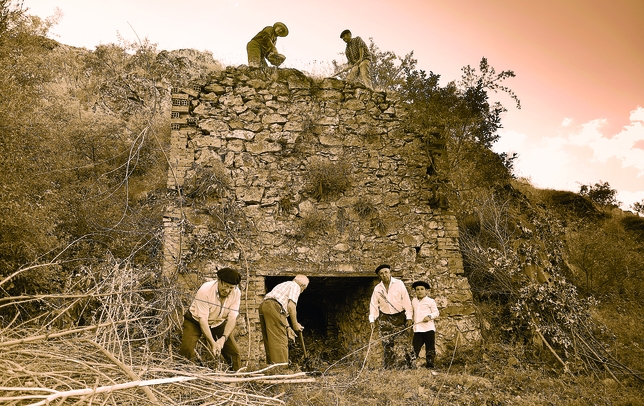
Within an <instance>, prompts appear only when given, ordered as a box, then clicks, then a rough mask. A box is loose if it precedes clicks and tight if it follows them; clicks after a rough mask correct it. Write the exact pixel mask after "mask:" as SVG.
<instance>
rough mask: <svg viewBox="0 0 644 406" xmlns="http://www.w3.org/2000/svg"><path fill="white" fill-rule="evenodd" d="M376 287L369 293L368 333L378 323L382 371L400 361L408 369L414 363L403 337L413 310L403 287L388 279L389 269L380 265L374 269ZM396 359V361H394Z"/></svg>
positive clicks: (412, 355)
mask: <svg viewBox="0 0 644 406" xmlns="http://www.w3.org/2000/svg"><path fill="white" fill-rule="evenodd" d="M376 274H377V275H378V277H379V278H380V283H379V284H377V285H376V287H375V288H374V289H373V294H372V295H371V303H370V304H369V322H370V323H371V329H372V330H373V328H374V323H375V322H376V320H378V327H379V328H380V339H381V340H382V347H383V352H384V360H383V361H384V367H385V369H391V368H395V367H396V363H397V362H396V358H398V357H404V360H405V364H406V366H407V367H408V368H411V367H412V361H413V360H414V359H415V357H414V353H413V351H412V350H411V348H410V345H409V344H410V342H409V341H410V340H409V336H410V335H409V334H403V332H404V331H405V330H407V328H408V327H411V325H412V315H413V309H412V307H411V300H410V299H409V293H408V292H407V288H406V287H405V284H404V283H403V281H401V280H400V279H396V278H394V277H392V276H391V267H390V266H389V265H386V264H383V265H380V266H379V267H378V268H376ZM397 356H398V357H397Z"/></svg>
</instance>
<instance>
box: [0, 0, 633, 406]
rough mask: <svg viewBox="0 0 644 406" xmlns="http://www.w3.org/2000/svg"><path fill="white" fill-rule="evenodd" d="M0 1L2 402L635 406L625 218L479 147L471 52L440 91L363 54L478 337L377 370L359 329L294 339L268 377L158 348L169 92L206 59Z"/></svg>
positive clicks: (176, 304) (496, 118) (628, 220)
mask: <svg viewBox="0 0 644 406" xmlns="http://www.w3.org/2000/svg"><path fill="white" fill-rule="evenodd" d="M0 5H2V7H3V10H4V11H11V10H12V9H10V8H9V6H8V5H6V4H5V3H0ZM0 16H1V17H2V19H3V20H2V22H3V24H0V29H1V30H2V32H0V34H1V35H0V70H1V71H2V72H3V75H2V76H0V90H1V91H2V94H3V97H2V98H0V115H1V116H2V117H3V120H2V125H1V127H0V129H1V141H0V162H1V164H2V167H3V171H2V172H1V173H0V199H1V205H0V207H2V209H3V210H2V213H1V214H0V288H1V289H2V295H1V296H0V329H1V330H0V354H1V356H0V386H1V387H2V388H0V401H2V403H3V404H16V405H22V404H31V403H32V402H41V403H40V404H44V402H45V400H44V398H45V396H46V395H47V396H52V397H53V398H52V399H56V400H53V402H52V403H50V404H56V403H55V402H59V403H57V404H67V403H64V400H62V399H63V398H65V397H66V396H70V397H69V398H68V402H71V403H70V404H89V403H93V404H95V403H96V402H103V403H104V404H137V405H142V404H159V403H161V404H177V405H179V404H233V403H235V402H237V403H243V404H283V403H284V404H314V405H327V404H329V405H330V404H340V405H343V404H345V405H348V404H374V405H375V404H392V405H393V404H410V405H416V404H418V405H420V404H428V403H430V402H431V404H447V403H448V402H449V404H463V405H515V404H523V405H533V404H556V405H560V404H561V405H574V404H580V405H581V404H606V405H641V404H644V401H642V397H641V394H642V392H643V389H644V385H643V379H644V378H643V376H642V371H644V333H642V329H641V328H640V326H641V325H642V323H644V316H642V314H643V310H644V298H643V297H642V295H641V293H640V292H642V290H643V288H644V285H643V284H644V219H643V218H642V217H639V216H638V215H637V214H633V213H629V212H623V211H621V210H619V209H618V208H616V206H614V205H612V204H611V203H610V201H609V202H606V201H603V200H601V199H593V196H595V195H593V194H592V193H573V192H566V191H556V190H541V189H537V188H535V187H533V186H531V185H530V183H529V182H527V181H525V180H521V179H516V178H514V177H513V175H512V159H513V158H512V157H508V156H505V155H498V154H495V153H494V152H492V151H491V149H490V147H491V146H492V145H493V144H494V142H495V141H496V139H497V138H498V129H499V128H500V126H501V119H502V113H503V111H504V107H503V106H500V105H498V104H490V102H489V101H488V91H489V90H490V89H491V88H493V87H494V86H495V85H499V84H500V83H499V81H503V80H505V79H508V78H511V77H512V76H513V73H512V72H509V71H508V72H502V73H501V74H500V75H495V74H493V73H494V69H493V68H492V67H490V66H489V65H487V61H486V60H485V59H483V60H482V61H481V64H480V66H479V67H478V71H477V70H476V69H473V68H470V67H468V68H469V69H466V70H465V77H464V78H463V81H462V82H459V83H450V84H448V85H446V86H444V87H441V86H439V85H438V83H439V81H438V78H439V76H438V75H436V74H434V73H429V74H427V73H426V72H423V71H419V70H416V69H415V64H414V62H413V60H410V59H409V58H406V59H405V61H406V62H405V63H407V64H408V65H407V66H408V67H409V70H408V71H406V74H405V75H403V76H397V77H395V78H393V77H387V75H386V73H387V72H388V70H387V69H374V70H375V71H377V72H379V75H380V76H379V77H378V80H377V81H375V83H378V84H379V86H382V87H384V88H386V89H387V90H389V91H390V92H396V93H397V94H399V95H400V97H401V98H403V100H405V102H406V103H407V104H408V106H409V108H410V113H409V114H408V115H407V119H406V121H405V126H406V129H408V130H409V131H410V132H413V133H416V134H418V136H419V141H420V142H419V145H421V147H419V148H418V150H417V151H413V153H422V154H426V155H427V156H431V157H432V160H433V162H434V165H433V166H431V167H430V168H428V169H427V175H428V176H427V184H424V185H423V187H424V188H426V190H427V191H428V192H430V194H431V195H432V196H433V197H432V199H431V204H432V205H434V206H436V207H439V208H441V209H445V210H450V211H452V212H454V213H455V215H456V218H457V220H458V224H459V227H460V240H459V243H460V250H461V253H462V256H463V258H464V262H465V264H464V265H465V271H466V276H467V278H468V280H469V284H470V286H471V287H472V291H473V293H474V299H475V305H476V310H477V318H478V322H479V323H480V325H481V327H482V335H483V339H482V341H481V343H480V345H478V346H475V347H470V348H464V347H462V346H461V344H459V341H458V339H456V340H455V342H454V344H453V345H450V346H449V347H448V348H447V351H446V352H445V353H444V354H443V355H441V357H440V358H439V359H437V368H436V370H435V371H433V372H425V371H423V370H413V371H387V372H385V371H382V370H380V369H378V368H377V367H373V365H369V364H367V363H366V359H367V356H368V353H369V352H370V351H374V348H375V347H377V346H378V345H379V339H378V338H377V337H375V336H372V337H364V345H363V346H359V347H358V348H356V349H355V351H353V352H351V353H348V354H337V353H335V352H334V351H331V350H329V349H328V348H324V343H321V342H309V343H308V346H309V347H310V348H308V349H309V358H307V359H304V357H303V354H302V353H301V352H300V348H299V347H298V345H297V344H294V346H293V348H292V360H293V362H294V365H293V368H292V369H293V374H291V375H289V376H286V377H274V376H273V377H272V378H271V376H270V372H269V373H267V374H266V375H264V373H263V372H258V373H255V374H253V373H251V372H249V371H256V370H258V369H261V368H262V367H263V365H255V364H248V365H246V368H247V369H246V370H245V371H242V372H240V373H237V374H231V373H228V374H226V373H224V372H223V371H221V365H219V363H218V361H217V360H215V359H213V358H212V356H211V355H210V354H209V353H208V352H207V351H205V349H204V350H203V351H202V353H203V358H202V360H201V362H202V365H196V364H192V363H188V362H186V361H185V360H182V359H181V358H180V357H179V356H178V351H177V346H178V343H179V339H180V333H181V328H180V324H179V319H178V317H177V316H178V315H177V314H176V309H178V308H180V304H181V303H182V302H183V301H185V300H187V299H188V300H189V298H191V297H192V295H193V294H194V292H186V291H182V290H180V289H177V287H176V286H173V285H172V284H170V283H169V282H168V280H166V279H164V275H163V273H162V270H161V267H162V264H161V260H162V255H161V250H162V228H163V223H164V210H165V209H166V207H167V206H168V204H169V202H172V203H173V204H182V203H183V202H182V201H181V200H180V196H177V195H176V194H175V193H173V192H172V191H170V190H169V189H168V188H167V185H166V180H167V170H168V162H169V161H170V160H171V159H173V157H172V156H170V155H168V151H169V150H170V147H169V146H170V142H171V140H170V106H171V96H170V95H171V88H172V87H176V86H186V85H188V84H190V83H192V82H193V81H194V80H195V79H198V78H203V77H207V76H208V75H210V74H212V72H217V71H221V70H222V69H225V68H224V67H223V66H222V65H221V64H219V63H218V62H217V61H215V60H214V59H213V57H212V55H210V54H205V53H201V52H198V51H194V50H179V51H158V50H157V49H156V47H155V46H154V45H153V44H150V43H147V42H146V43H141V44H107V45H100V46H97V47H96V49H95V50H92V51H90V50H86V49H78V48H73V47H69V46H66V45H63V44H59V43H57V42H56V41H53V40H51V39H48V38H47V37H46V34H47V30H48V28H49V26H48V25H47V24H46V23H45V22H42V21H39V20H37V19H31V18H26V16H24V15H23V14H21V13H20V12H19V11H15V10H14V11H12V12H11V13H7V12H5V13H2V14H0ZM5 23H6V24H5ZM376 51H377V50H376ZM375 54H376V56H378V55H379V53H378V52H375ZM381 67H382V65H381ZM495 78H496V79H495ZM321 79H322V78H311V80H312V81H313V82H315V81H320V80H321ZM512 95H513V94H512ZM517 103H518V99H517ZM590 191H591V192H592V191H593V190H592V188H591V190H590ZM586 192H588V190H587V191H586ZM229 214H230V213H229ZM227 221H228V223H226V224H228V225H227V226H228V227H235V226H236V224H235V218H233V217H232V216H231V217H228V218H227ZM438 326H439V327H438V328H439V329H440V323H439V324H438ZM329 354H332V355H329ZM299 370H302V371H303V372H308V374H305V373H300V374H298V373H296V372H297V371H299ZM163 379H170V380H173V379H174V380H175V381H174V383H168V381H156V380H163ZM148 380H149V381H150V382H147V384H148V386H141V385H140V381H148ZM153 380H154V381H153ZM256 381H261V382H259V383H258V382H256ZM116 385H122V386H116ZM98 388H101V390H100V391H99V390H98ZM71 390H79V392H77V393H67V394H65V393H63V392H65V391H71ZM83 390H84V391H83ZM99 392H100V393H99ZM74 402H76V403H74ZM36 404H38V403H36Z"/></svg>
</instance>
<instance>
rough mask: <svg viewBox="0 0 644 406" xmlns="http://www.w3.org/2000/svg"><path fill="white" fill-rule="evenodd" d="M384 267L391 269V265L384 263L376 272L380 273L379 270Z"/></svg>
mask: <svg viewBox="0 0 644 406" xmlns="http://www.w3.org/2000/svg"><path fill="white" fill-rule="evenodd" d="M383 268H388V269H389V270H391V266H389V265H387V264H382V265H380V266H379V267H378V268H376V274H378V272H379V271H380V270H381V269H383Z"/></svg>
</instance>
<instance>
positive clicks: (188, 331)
mask: <svg viewBox="0 0 644 406" xmlns="http://www.w3.org/2000/svg"><path fill="white" fill-rule="evenodd" d="M239 282H241V275H240V274H239V272H237V271H236V270H234V269H232V268H222V269H220V270H219V271H217V280H214V281H209V282H206V283H204V284H203V285H202V286H201V287H200V288H199V290H198V291H197V294H196V295H195V299H194V300H193V301H192V304H191V305H190V309H189V310H188V311H187V312H186V313H185V314H184V316H183V317H184V319H183V336H182V338H181V350H180V354H181V355H183V356H184V357H186V358H188V359H189V360H193V359H194V358H195V356H196V354H195V346H196V345H197V341H199V339H200V338H201V336H202V335H203V336H204V337H206V341H207V342H208V345H209V346H210V348H211V349H212V353H213V355H214V356H215V357H218V356H219V354H221V355H222V356H223V357H224V359H225V360H226V362H228V364H229V366H231V367H232V369H233V371H237V370H239V369H240V368H241V355H240V353H239V347H238V346H237V342H236V341H235V338H234V337H232V333H233V330H235V325H236V323H237V316H238V315H239V304H240V302H241V291H240V290H239V288H238V287H237V285H239Z"/></svg>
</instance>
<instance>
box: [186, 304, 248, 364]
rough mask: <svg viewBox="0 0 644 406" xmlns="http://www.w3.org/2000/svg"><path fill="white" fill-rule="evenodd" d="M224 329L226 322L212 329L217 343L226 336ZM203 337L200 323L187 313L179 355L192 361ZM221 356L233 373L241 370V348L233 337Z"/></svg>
mask: <svg viewBox="0 0 644 406" xmlns="http://www.w3.org/2000/svg"><path fill="white" fill-rule="evenodd" d="M224 327H226V322H225V321H224V322H223V323H221V324H220V325H218V326H217V327H213V328H211V329H210V332H211V333H212V338H214V339H215V341H217V340H218V339H219V338H221V337H222V336H223V335H224ZM201 335H202V332H201V326H200V325H199V322H198V321H197V320H195V319H194V317H192V314H191V313H190V311H188V312H186V314H184V315H183V335H182V337H181V349H180V350H179V353H180V354H181V355H182V356H184V357H186V358H188V359H189V360H191V361H192V360H193V359H194V358H195V357H196V354H195V346H196V345H197V341H199V339H200V338H201ZM221 355H222V356H223V357H224V359H225V360H226V362H227V363H228V365H229V366H230V367H231V368H232V369H233V371H237V370H239V368H241V355H240V353H239V347H238V346H237V342H236V341H235V338H234V337H233V336H232V335H231V336H230V337H228V338H227V339H226V342H225V343H224V347H223V348H222V349H221Z"/></svg>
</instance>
